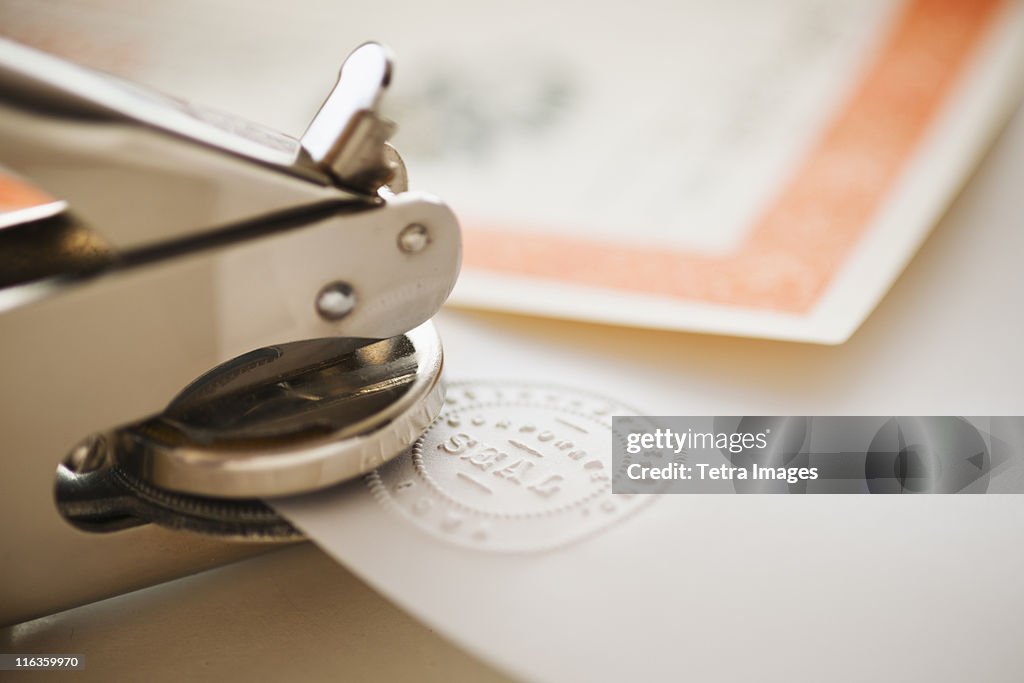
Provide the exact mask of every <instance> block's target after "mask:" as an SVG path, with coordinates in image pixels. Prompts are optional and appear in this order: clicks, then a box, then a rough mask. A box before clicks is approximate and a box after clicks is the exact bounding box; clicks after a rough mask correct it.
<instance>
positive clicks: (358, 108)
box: [302, 43, 397, 193]
mask: <svg viewBox="0 0 1024 683" xmlns="http://www.w3.org/2000/svg"><path fill="white" fill-rule="evenodd" d="M391 62H392V59H391V55H390V53H389V52H388V51H387V50H386V49H385V48H384V47H383V46H381V45H379V44H377V43H365V44H364V45H361V46H359V47H358V48H357V49H356V50H355V51H354V52H353V53H352V54H351V56H349V58H348V60H347V61H346V62H345V65H344V66H343V67H342V68H341V73H340V74H338V83H337V85H336V86H335V87H334V90H333V91H332V92H331V94H330V96H329V97H328V98H327V100H326V101H325V102H324V104H323V106H322V107H320V111H319V112H317V115H316V116H315V117H313V121H312V122H310V124H309V127H308V128H307V129H306V132H305V133H303V134H302V147H303V148H304V149H305V150H307V151H308V152H309V155H310V157H312V159H313V160H314V161H315V162H316V163H317V164H318V165H319V166H320V168H322V169H323V170H324V171H326V172H327V173H329V174H331V175H332V176H333V177H334V178H335V180H337V182H338V183H339V184H341V185H342V186H344V187H350V188H352V189H354V190H357V191H361V192H365V193H375V192H376V191H377V190H378V189H379V188H380V187H381V186H382V185H384V184H385V183H387V182H388V181H390V180H391V178H392V176H394V174H395V172H396V170H397V167H396V165H395V164H393V163H391V160H390V159H389V156H390V155H389V153H388V151H387V148H386V147H385V143H386V142H387V141H388V138H390V137H391V135H392V133H394V131H395V124H394V123H392V122H391V121H388V120H386V119H384V118H382V117H381V116H380V113H379V112H378V111H377V106H378V105H379V104H380V99H381V96H383V94H384V90H385V89H386V88H387V87H388V85H389V84H390V83H391V68H392V66H391Z"/></svg>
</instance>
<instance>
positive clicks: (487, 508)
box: [367, 382, 650, 552]
mask: <svg viewBox="0 0 1024 683" xmlns="http://www.w3.org/2000/svg"><path fill="white" fill-rule="evenodd" d="M636 414H637V412H636V411H635V410H633V409H632V408H629V407H628V406H626V405H624V404H622V403H619V402H618V401H614V400H612V399H608V398H604V397H601V396H597V395H594V394H590V393H586V392H581V391H576V390H571V389H566V388H562V387H549V386H543V385H529V384H515V383H483V382H473V383H464V384H453V385H451V386H450V387H449V390H448V396H447V399H446V406H445V409H444V411H443V412H442V414H441V416H440V417H439V418H438V419H437V421H435V422H434V424H433V425H431V427H430V428H429V429H428V430H427V431H426V432H425V433H424V434H423V436H422V437H421V438H420V440H419V441H418V442H417V443H416V444H415V446H414V447H413V448H412V450H411V452H409V453H407V454H405V455H402V456H400V457H398V458H396V459H395V460H393V461H391V462H390V463H388V464H386V465H384V466H383V467H381V468H380V469H378V470H376V471H375V472H372V473H371V474H369V475H368V477H367V480H368V482H369V485H370V488H371V490H372V491H373V493H374V495H375V496H376V498H377V499H378V500H379V501H381V502H382V503H384V504H385V505H387V506H389V507H391V508H393V509H395V510H397V511H398V512H399V513H400V514H401V515H402V516H404V517H406V518H408V519H409V520H410V521H412V522H413V523H414V524H416V525H418V526H419V527H421V528H422V529H424V530H425V531H427V532H428V533H431V534H433V535H435V536H438V537H440V538H443V539H445V540H448V541H451V542H454V543H457V544H460V545H465V546H470V547H474V548H480V549H489V550H496V551H503V552H531V551H539V550H546V549H550V548H554V547H558V546H561V545H565V544H567V543H571V542H573V541H576V540H579V539H582V538H584V537H587V536H590V535H592V534H595V533H598V532H600V531H601V530H603V529H605V528H607V527H608V526H609V525H611V524H613V523H615V522H616V521H618V520H621V519H622V518H624V517H625V516H627V515H629V514H630V513H632V512H633V511H635V510H637V509H639V508H640V507H641V506H642V505H644V504H645V503H646V502H647V501H648V500H649V499H650V497H649V496H643V495H623V494H618V495H613V494H612V492H611V480H612V472H611V471H610V468H611V462H612V458H611V452H612V439H613V434H612V415H636Z"/></svg>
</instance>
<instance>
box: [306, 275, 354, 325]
mask: <svg viewBox="0 0 1024 683" xmlns="http://www.w3.org/2000/svg"><path fill="white" fill-rule="evenodd" d="M355 307H356V292H355V290H354V289H352V285H350V284H348V283H347V282H341V281H338V282H331V283H330V284H327V285H324V287H323V289H321V290H320V293H319V294H317V295H316V312H317V313H319V314H320V317H321V318H323V319H324V320H330V321H332V322H333V321H335V320H341V319H342V318H344V317H345V316H346V315H348V314H349V313H351V312H352V309H353V308H355Z"/></svg>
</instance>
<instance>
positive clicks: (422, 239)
mask: <svg viewBox="0 0 1024 683" xmlns="http://www.w3.org/2000/svg"><path fill="white" fill-rule="evenodd" d="M428 244H430V233H429V232H427V228H426V226H425V225H420V224H419V223H412V224H410V225H407V226H405V227H404V228H403V229H402V232H400V233H399V234H398V248H399V249H401V250H402V251H404V252H405V253H407V254H416V253H419V252H421V251H423V250H424V249H426V248H427V245H428Z"/></svg>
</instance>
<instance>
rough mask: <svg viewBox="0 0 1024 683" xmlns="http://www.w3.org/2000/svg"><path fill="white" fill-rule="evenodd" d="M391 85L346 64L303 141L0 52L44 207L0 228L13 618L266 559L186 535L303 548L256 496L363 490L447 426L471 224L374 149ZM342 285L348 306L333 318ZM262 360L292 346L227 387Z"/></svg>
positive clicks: (16, 154) (355, 60)
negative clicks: (457, 287) (256, 358)
mask: <svg viewBox="0 0 1024 683" xmlns="http://www.w3.org/2000/svg"><path fill="white" fill-rule="evenodd" d="M390 74H391V64H390V58H389V57H388V55H387V52H386V51H385V50H384V49H383V48H381V47H380V46H376V45H373V44H367V45H364V46H363V47H361V48H359V49H358V50H356V52H355V53H354V54H353V56H352V58H351V59H350V60H349V61H348V62H346V64H345V66H344V67H343V69H342V72H341V76H340V79H339V83H338V85H337V86H336V88H335V89H334V92H333V93H332V94H331V96H330V97H329V98H328V100H327V102H326V103H325V104H324V107H323V108H322V109H321V111H320V113H319V114H318V115H317V118H316V119H315V120H314V122H313V123H312V124H311V125H310V129H309V130H308V131H307V133H306V135H305V136H304V137H303V140H302V143H301V144H300V142H299V141H296V140H293V139H291V138H287V137H286V136H282V135H280V134H277V133H274V132H273V131H269V130H267V129H264V128H262V127H260V126H256V125H254V124H250V123H247V122H243V121H239V120H237V119H235V118H233V117H229V116H225V115H223V114H219V113H215V112H211V111H209V110H206V109H203V108H200V107H195V106H193V105H189V104H185V103H183V102H179V101H177V100H173V99H171V98H167V97H164V96H162V95H158V94H155V93H152V92H149V91H146V90H144V89H142V88H139V87H138V86H135V85H133V84H129V83H125V82H123V81H120V80H118V79H114V78H112V77H110V76H106V75H103V74H98V73H96V72H93V71H90V70H87V69H84V68H81V67H78V66H75V65H72V64H68V63H66V62H63V61H61V60H59V59H56V58H53V57H51V56H48V55H45V54H43V53H40V52H37V51H35V50H30V49H28V48H24V47H21V46H18V45H15V44H13V43H10V42H8V41H3V40H0V164H3V165H4V166H6V167H8V168H12V169H14V170H15V171H17V172H18V173H20V174H21V175H22V176H24V177H25V178H26V179H27V180H28V181H29V182H30V183H32V184H34V185H37V186H39V187H41V188H42V189H43V190H44V191H45V192H46V193H48V194H49V195H51V196H52V198H53V201H50V202H44V203H42V204H40V205H39V206H37V207H33V208H32V209H28V210H26V211H24V212H21V213H19V214H18V215H17V216H14V217H13V218H12V217H11V216H5V217H4V222H3V223H2V225H3V227H0V358H3V359H4V360H3V363H4V382H3V383H2V386H0V405H2V407H3V410H2V411H0V458H2V465H3V472H2V473H3V476H2V477H0V518H2V519H5V520H8V521H7V523H6V524H4V525H3V526H0V551H2V554H3V558H4V559H3V561H2V562H0V623H10V622H12V621H18V620H23V619H27V618H30V617H32V616H37V615H40V614H45V613H48V612H51V611H54V610H57V609H62V608H66V607H69V606H71V605H74V604H79V603H81V602H83V601H87V600H92V599H96V598H99V597H104V596H106V595H111V594H115V593H119V592H123V591H128V590H132V589H134V588H138V587H141V586H144V585H148V584H150V583H153V582H155V581H160V580H164V579H167V578H171V577H174V576H180V575H181V574H183V573H188V572H190V571H196V570H198V569H200V568H203V567H206V566H211V565H214V564H217V563H220V562H223V561H226V560H228V559H232V558H235V557H238V556H240V555H242V554H246V553H251V552H253V551H254V550H256V549H258V548H260V547H262V546H260V545H258V544H257V545H253V544H243V545H241V546H239V545H236V544H231V543H225V542H224V541H222V540H211V539H209V538H205V537H203V536H202V535H200V534H192V533H181V531H180V530H188V531H199V532H203V533H207V534H217V535H218V536H220V537H221V538H245V539H253V538H256V539H266V538H274V539H282V538H297V537H298V535H297V533H296V532H295V531H294V529H292V528H290V525H287V523H282V522H283V521H282V520H280V519H279V518H276V516H274V515H273V514H272V513H268V511H267V510H266V509H264V508H265V506H262V503H260V502H259V501H258V500H254V499H252V498H251V497H252V496H256V495H270V494H276V493H293V492H296V491H300V490H306V489H307V488H316V487H321V486H325V485H329V484H330V483H332V482H335V481H339V480H343V479H345V478H347V477H351V476H355V475H357V474H359V473H360V472H363V471H366V469H368V468H371V467H373V466H374V464H375V463H377V462H381V461H383V460H384V459H386V458H389V457H392V456H393V455H395V454H396V453H398V452H399V451H401V450H402V449H403V448H404V447H405V446H406V445H408V444H409V443H411V442H412V441H413V440H414V439H415V438H416V437H417V436H418V434H419V432H420V431H421V430H422V429H423V428H424V427H425V426H426V423H429V420H430V419H431V418H432V416H433V415H435V414H436V412H437V410H439V408H440V401H441V391H442V389H441V384H440V371H441V350H440V345H439V342H438V340H437V338H436V335H435V333H434V332H433V329H432V328H431V327H430V325H429V324H426V325H424V324H425V323H426V321H428V320H429V319H430V318H431V317H432V316H433V315H434V313H435V312H436V311H437V310H438V308H439V307H440V306H441V304H442V303H443V302H444V300H445V299H446V298H447V296H448V293H449V292H450V291H451V289H452V287H453V286H454V283H455V279H456V277H457V275H458V268H459V261H460V256H461V246H460V238H459V229H458V224H457V222H456V220H455V217H454V215H453V214H452V212H451V211H450V209H448V207H447V206H446V205H445V204H443V203H442V202H441V201H439V200H438V199H436V198H434V197H431V196H430V195H427V194H424V193H420V192H408V191H407V188H408V184H407V183H408V180H407V176H406V173H405V168H404V166H403V165H402V163H401V159H400V157H399V156H398V154H397V153H396V152H395V151H394V149H393V148H391V147H390V145H387V144H386V142H385V141H386V139H387V136H388V135H389V134H390V132H391V130H392V124H390V122H386V121H384V120H383V119H380V118H379V116H378V114H377V111H376V107H377V104H378V101H379V99H380V96H381V94H382V93H383V90H384V88H385V87H386V86H387V84H388V81H389V79H390ZM384 183H390V184H387V185H385V184H384ZM414 224H415V225H421V226H424V228H425V229H427V230H429V236H430V239H429V240H427V242H426V243H425V244H423V245H422V248H419V249H414V250H411V251H410V250H408V249H406V248H404V247H403V244H402V243H403V240H402V239H401V238H400V235H401V233H402V232H403V230H405V229H406V228H407V226H410V225H414ZM334 282H344V283H346V284H347V285H348V286H349V287H350V288H351V293H352V294H353V296H354V304H355V305H354V306H348V304H351V303H352V302H351V301H350V302H346V301H345V300H344V297H341V298H340V299H338V298H335V299H334V300H333V301H332V302H330V303H332V305H333V306H334V312H335V315H327V316H324V315H322V311H318V306H317V303H318V300H319V298H320V294H321V293H322V291H323V288H324V286H325V285H328V284H329V283H334ZM321 303H327V302H322V301H321ZM345 307H349V308H350V310H348V311H347V312H346V313H345V314H344V315H340V314H339V313H340V312H341V310H342V308H345ZM321 308H323V307H322V306H321ZM308 340H320V341H314V342H310V341H308ZM380 340H383V341H380ZM402 340H404V341H402ZM318 344H319V346H317V345H318ZM311 345H312V346H311ZM313 348H316V349H318V353H320V354H321V355H320V356H319V357H318V362H319V363H320V365H317V366H316V367H311V366H309V365H308V364H306V365H303V363H302V362H298V363H297V364H295V365H293V366H288V367H285V366H286V365H287V363H284V364H282V363H283V362H284V361H283V359H286V358H292V359H293V360H294V358H295V357H296V356H295V354H294V353H292V352H293V351H296V350H300V351H301V350H304V352H306V351H310V349H313ZM254 349H256V350H260V351H256V352H255V353H257V354H258V353H260V352H266V350H267V349H277V350H278V351H281V350H285V351H284V352H283V353H281V358H282V361H280V362H277V363H270V364H268V365H267V366H266V367H262V366H254V367H253V368H252V369H251V370H252V371H251V372H246V373H241V374H237V375H236V374H233V373H232V369H236V370H237V369H238V368H237V367H236V366H235V367H233V366H232V365H231V364H230V362H231V361H232V359H238V358H239V357H245V354H247V353H250V352H253V350H254ZM314 355H315V354H314ZM250 358H251V356H250ZM298 358H300V359H301V358H306V359H307V360H308V358H307V357H306V356H304V355H303V353H299V355H298ZM226 363H227V365H225V364H226ZM211 368H215V369H216V370H214V371H213V372H212V373H210V374H206V373H207V372H208V371H210V369H211ZM272 370H273V371H272ZM278 370H281V373H280V374H282V375H287V378H285V379H283V378H282V377H277V376H275V375H274V372H277V371H278ZM242 375H248V377H247V378H243V377H242ZM197 377H201V378H202V379H200V380H199V381H197V382H196V383H194V384H192V385H191V386H189V383H190V382H192V381H193V380H195V378H197ZM246 381H251V382H250V383H249V384H245V382H246ZM186 386H188V389H186V390H185V391H184V392H182V391H181V390H182V387H186ZM175 395H178V398H177V399H174V400H173V401H172V400H171V399H172V397H174V396H175ZM254 397H255V399H256V400H257V402H258V406H256V409H255V410H250V409H251V408H253V406H252V405H247V404H246V401H249V400H253V398H254ZM90 434H99V435H101V438H99V439H93V440H91V441H86V442H84V443H83V439H84V438H86V437H87V436H88V435H90ZM76 444H79V446H76ZM65 457H66V460H65V461H64V464H63V465H62V466H61V467H60V468H59V469H58V467H57V463H58V462H59V461H60V460H61V458H65ZM55 472H56V473H57V474H56V477H57V483H56V488H57V491H58V496H60V498H61V510H60V511H58V508H57V505H56V504H55V501H54V488H55V481H54V480H55ZM61 513H63V514H64V515H66V516H67V518H69V519H72V520H73V521H74V524H75V525H76V526H73V525H72V524H69V523H68V521H67V520H66V519H65V518H63V517H62V516H61ZM140 520H143V521H154V522H157V524H144V525H139V521H140ZM160 525H163V526H165V527H170V529H173V530H175V531H171V530H168V529H166V528H162V527H161V526H160ZM90 528H92V530H93V531H100V530H103V531H111V530H113V529H119V530H118V531H117V532H116V533H102V534H100V533H90V532H87V531H85V529H90ZM71 564H73V565H74V567H75V581H73V582H69V581H64V580H63V577H65V576H66V568H67V567H68V566H69V565H71Z"/></svg>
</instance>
